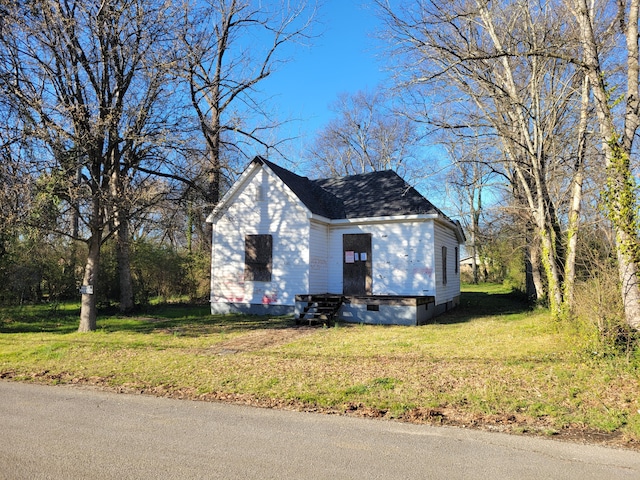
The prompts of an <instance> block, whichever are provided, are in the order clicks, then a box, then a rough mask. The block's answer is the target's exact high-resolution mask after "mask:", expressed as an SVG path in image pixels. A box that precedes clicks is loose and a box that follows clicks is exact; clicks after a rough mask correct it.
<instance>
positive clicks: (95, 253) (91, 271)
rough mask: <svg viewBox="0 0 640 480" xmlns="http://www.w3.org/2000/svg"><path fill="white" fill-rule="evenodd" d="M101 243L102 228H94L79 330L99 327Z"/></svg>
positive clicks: (86, 330) (83, 283) (85, 274)
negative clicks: (98, 285)
mask: <svg viewBox="0 0 640 480" xmlns="http://www.w3.org/2000/svg"><path fill="white" fill-rule="evenodd" d="M101 243H102V230H101V229H98V230H94V231H93V233H92V235H91V238H90V239H89V254H88V255H87V262H86V264H85V267H84V277H83V279H82V285H83V287H84V288H85V289H89V290H88V291H86V292H85V293H83V294H82V304H81V307H80V326H79V327H78V332H90V331H93V330H95V329H96V327H97V323H96V318H97V301H96V290H97V289H96V283H97V280H98V272H99V271H100V247H101Z"/></svg>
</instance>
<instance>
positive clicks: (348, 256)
mask: <svg viewBox="0 0 640 480" xmlns="http://www.w3.org/2000/svg"><path fill="white" fill-rule="evenodd" d="M354 262H355V252H353V251H346V252H344V263H354Z"/></svg>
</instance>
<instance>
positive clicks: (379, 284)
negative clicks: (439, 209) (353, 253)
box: [329, 220, 436, 295]
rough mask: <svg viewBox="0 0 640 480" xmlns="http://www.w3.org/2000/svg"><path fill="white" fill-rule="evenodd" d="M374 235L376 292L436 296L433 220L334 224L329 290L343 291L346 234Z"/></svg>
mask: <svg viewBox="0 0 640 480" xmlns="http://www.w3.org/2000/svg"><path fill="white" fill-rule="evenodd" d="M347 233H370V234H371V248H372V254H371V257H372V258H371V260H372V286H371V287H372V294H373V295H435V293H436V292H435V270H434V252H433V221H432V220H427V221H412V222H393V223H373V224H362V225H349V226H339V227H333V228H332V229H331V230H330V235H329V291H330V292H333V293H341V292H342V287H343V282H342V265H343V261H344V259H343V258H342V254H343V253H342V235H344V234H347Z"/></svg>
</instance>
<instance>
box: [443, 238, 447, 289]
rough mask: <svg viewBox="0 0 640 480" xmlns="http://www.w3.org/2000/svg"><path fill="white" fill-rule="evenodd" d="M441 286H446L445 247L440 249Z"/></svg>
mask: <svg viewBox="0 0 640 480" xmlns="http://www.w3.org/2000/svg"><path fill="white" fill-rule="evenodd" d="M442 284H443V285H446V284H447V247H442Z"/></svg>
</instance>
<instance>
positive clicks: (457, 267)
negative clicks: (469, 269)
mask: <svg viewBox="0 0 640 480" xmlns="http://www.w3.org/2000/svg"><path fill="white" fill-rule="evenodd" d="M454 261H455V262H456V263H454V264H453V268H454V270H455V273H458V269H459V268H460V249H459V248H458V247H456V258H454Z"/></svg>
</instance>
